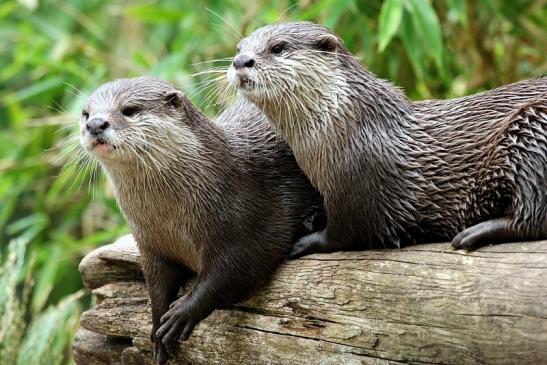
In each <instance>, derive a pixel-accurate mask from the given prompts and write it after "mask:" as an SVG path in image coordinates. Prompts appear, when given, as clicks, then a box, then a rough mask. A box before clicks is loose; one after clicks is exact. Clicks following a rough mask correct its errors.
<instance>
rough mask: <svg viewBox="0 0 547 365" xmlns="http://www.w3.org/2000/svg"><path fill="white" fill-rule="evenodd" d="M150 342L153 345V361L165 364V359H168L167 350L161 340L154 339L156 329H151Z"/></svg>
mask: <svg viewBox="0 0 547 365" xmlns="http://www.w3.org/2000/svg"><path fill="white" fill-rule="evenodd" d="M150 341H152V343H153V344H154V360H155V361H156V362H157V363H158V364H160V365H163V364H165V363H166V362H167V359H168V357H169V354H168V353H167V350H166V349H165V346H164V345H163V343H162V342H161V340H158V338H157V337H156V329H155V328H152V332H151V333H150Z"/></svg>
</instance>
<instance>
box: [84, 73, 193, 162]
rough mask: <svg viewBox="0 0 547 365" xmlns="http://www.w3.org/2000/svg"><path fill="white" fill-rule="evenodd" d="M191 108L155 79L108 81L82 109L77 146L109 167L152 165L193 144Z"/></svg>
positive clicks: (170, 89)
mask: <svg viewBox="0 0 547 365" xmlns="http://www.w3.org/2000/svg"><path fill="white" fill-rule="evenodd" d="M189 106H190V102H189V100H188V99H187V98H186V97H185V96H184V95H183V94H182V92H180V91H179V90H177V89H176V88H174V87H173V86H171V85H170V84H168V83H166V82H164V81H161V80H159V79H155V78H152V77H139V78H134V79H119V80H114V81H111V82H109V83H106V84H104V85H102V86H101V87H100V88H99V89H98V90H97V91H95V92H94V93H93V94H92V95H91V96H90V97H89V99H88V101H87V103H86V105H85V106H84V109H83V111H82V117H81V119H80V144H81V145H82V146H83V147H84V149H86V150H87V152H88V153H90V154H91V156H92V157H95V158H97V159H98V160H99V161H101V162H103V163H106V164H109V165H111V164H116V163H123V162H128V161H140V162H142V163H144V164H147V162H151V163H152V165H156V164H155V163H156V162H158V161H164V160H165V158H166V157H168V156H169V152H170V151H173V150H176V149H173V148H170V145H173V144H176V145H177V148H181V149H183V148H189V147H191V146H194V145H195V144H196V143H197V139H196V138H195V137H194V136H193V134H192V132H191V130H190V128H189V126H188V123H187V121H188V119H189V114H188V111H189ZM149 160H151V161H149ZM156 167H157V166H156Z"/></svg>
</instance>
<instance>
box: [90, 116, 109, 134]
mask: <svg viewBox="0 0 547 365" xmlns="http://www.w3.org/2000/svg"><path fill="white" fill-rule="evenodd" d="M108 127H110V123H109V122H108V121H107V120H104V119H102V118H93V119H91V120H89V121H88V122H87V123H86V125H85V129H87V131H88V132H89V134H91V135H92V136H93V137H98V136H100V135H101V134H102V133H104V131H105V130H106V129H107V128H108Z"/></svg>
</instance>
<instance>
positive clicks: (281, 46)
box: [272, 43, 287, 54]
mask: <svg viewBox="0 0 547 365" xmlns="http://www.w3.org/2000/svg"><path fill="white" fill-rule="evenodd" d="M285 48H287V43H277V44H275V45H274V46H272V53H273V54H280V53H281V52H283V51H284V50H285Z"/></svg>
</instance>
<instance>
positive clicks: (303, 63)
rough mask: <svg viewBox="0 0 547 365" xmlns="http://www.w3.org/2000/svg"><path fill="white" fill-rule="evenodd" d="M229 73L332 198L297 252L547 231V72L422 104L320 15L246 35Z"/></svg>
mask: <svg viewBox="0 0 547 365" xmlns="http://www.w3.org/2000/svg"><path fill="white" fill-rule="evenodd" d="M228 76H229V78H230V80H231V82H232V83H233V85H234V86H236V87H237V88H238V89H239V92H240V94H241V95H242V96H244V97H245V98H247V99H248V100H250V101H252V102H253V103H255V104H256V105H257V106H258V107H259V108H260V109H261V110H263V111H264V113H265V114H266V115H267V117H268V119H269V120H270V121H271V122H272V123H273V125H274V126H275V128H276V130H277V133H279V135H280V136H282V137H283V138H284V139H285V140H286V141H287V142H288V144H289V145H290V146H291V148H292V150H293V152H294V154H295V157H296V159H297V161H298V164H299V165H300V167H301V168H302V170H303V171H304V172H305V173H306V175H307V176H308V177H309V178H310V181H311V182H312V183H313V184H314V185H315V186H316V187H317V189H318V190H319V191H320V192H321V194H322V195H323V196H324V199H325V207H326V211H327V229H325V230H324V231H323V232H321V233H313V234H311V235H309V236H306V237H304V238H302V239H301V240H300V241H299V242H298V243H297V245H296V246H295V251H293V255H294V256H299V255H303V254H307V253H311V252H317V251H320V252H329V251H335V250H340V249H362V248H368V247H373V246H376V247H382V246H385V247H389V246H392V247H393V246H400V245H401V244H408V243H418V242H428V241H435V240H445V239H452V243H453V245H454V247H456V248H467V249H470V248H473V247H477V246H479V245H482V244H485V243H495V242H504V241H512V240H527V239H542V238H547V157H546V156H547V141H546V138H547V78H545V77H538V78H534V79H530V80H527V81H522V82H518V83H515V84H511V85H507V86H504V87H501V88H498V89H495V90H491V91H488V92H485V93H481V94H477V95H473V96H469V97H464V98H460V99H454V100H445V101H443V100H431V101H424V102H415V103H413V102H411V101H409V100H408V99H407V97H406V96H405V95H404V94H403V92H402V91H400V90H399V89H398V88H396V87H395V86H393V85H392V84H391V83H389V82H387V81H385V80H381V79H378V78H377V77H375V76H374V75H373V74H372V73H370V72H369V71H367V70H366V69H365V68H364V67H363V66H362V65H361V64H360V63H359V62H358V61H357V60H356V59H355V58H354V57H353V56H352V55H351V53H350V52H349V51H348V50H347V49H346V48H345V46H344V45H343V43H342V41H341V40H340V39H339V38H337V37H336V36H335V35H334V34H333V33H332V32H331V31H330V30H328V29H326V28H324V27H321V26H319V25H316V24H313V23H308V22H299V23H288V24H277V25H272V26H268V27H264V28H261V29H259V30H257V31H256V32H255V33H253V34H252V35H250V36H249V37H247V38H245V39H243V40H242V41H241V42H240V45H239V51H238V55H237V56H236V57H235V58H234V61H233V66H232V67H231V69H230V70H229V72H228Z"/></svg>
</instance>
